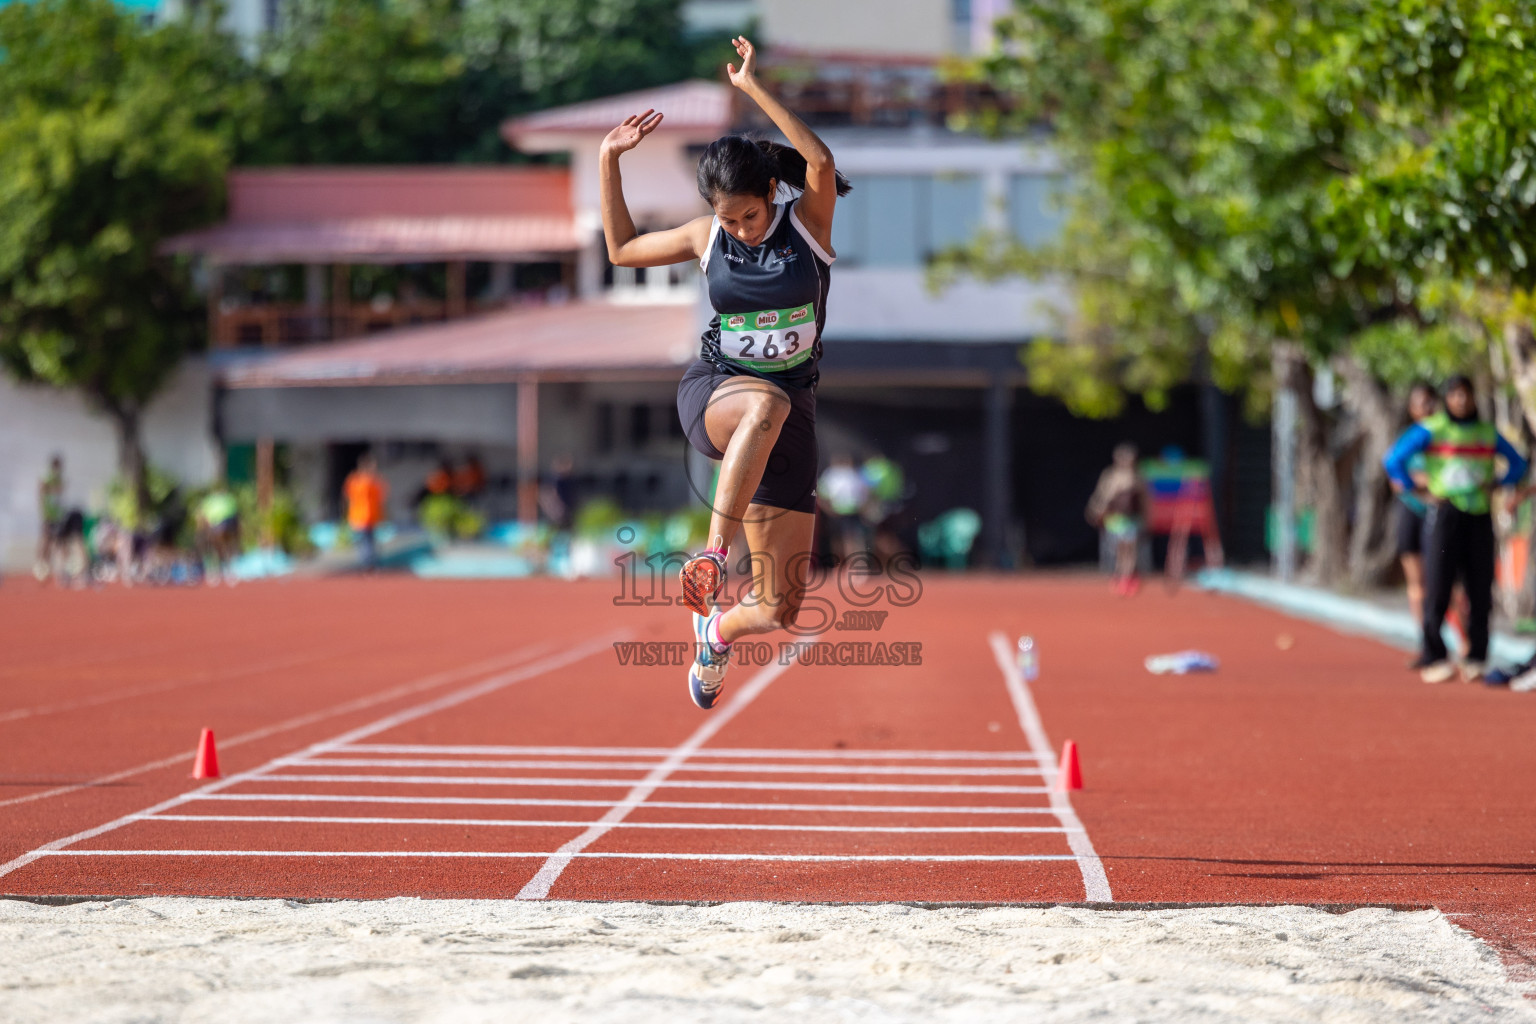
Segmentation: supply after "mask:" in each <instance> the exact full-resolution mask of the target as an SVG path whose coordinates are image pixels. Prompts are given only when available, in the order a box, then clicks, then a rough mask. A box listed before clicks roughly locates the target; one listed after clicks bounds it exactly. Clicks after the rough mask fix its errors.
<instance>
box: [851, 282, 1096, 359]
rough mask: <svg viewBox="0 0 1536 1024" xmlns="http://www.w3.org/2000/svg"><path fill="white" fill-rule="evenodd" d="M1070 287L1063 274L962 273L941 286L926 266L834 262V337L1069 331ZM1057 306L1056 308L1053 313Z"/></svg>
mask: <svg viewBox="0 0 1536 1024" xmlns="http://www.w3.org/2000/svg"><path fill="white" fill-rule="evenodd" d="M1071 308H1072V306H1071V301H1070V293H1069V292H1068V291H1067V289H1066V288H1065V287H1063V286H1062V285H1061V284H1059V283H1055V282H1041V281H1023V280H1008V281H1000V282H998V283H996V284H983V283H980V282H977V281H967V280H962V281H959V282H957V283H956V284H955V285H954V286H953V287H951V288H947V289H945V290H944V291H942V292H939V293H938V294H934V293H932V292H930V291H929V290H928V285H927V273H926V271H924V270H922V269H921V268H915V269H908V268H905V267H849V268H847V269H844V268H841V267H839V266H837V265H836V264H833V266H832V291H831V294H830V295H829V296H828V297H827V344H829V345H830V344H835V343H837V342H838V341H842V340H857V341H880V340H887V341H957V342H984V341H1021V340H1023V339H1024V338H1027V337H1033V336H1036V335H1043V336H1047V337H1053V336H1056V335H1059V334H1060V333H1061V331H1062V322H1061V320H1060V318H1059V317H1060V315H1065V314H1069V313H1070V311H1071ZM1053 310H1055V311H1056V313H1055V314H1053V312H1052V311H1053Z"/></svg>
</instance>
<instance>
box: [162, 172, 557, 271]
mask: <svg viewBox="0 0 1536 1024" xmlns="http://www.w3.org/2000/svg"><path fill="white" fill-rule="evenodd" d="M165 248H166V250H167V251H168V252H198V253H204V254H206V255H208V256H209V257H211V258H213V259H214V260H216V261H219V262H224V263H285V262H296V263H302V262H349V261H352V262H363V261H369V262H386V263H388V262H395V263H400V262H410V261H415V260H420V261H423V262H437V261H442V260H454V259H465V260H496V259H505V258H510V257H514V256H529V255H539V254H556V253H566V252H574V251H576V250H578V249H580V248H581V241H580V239H579V238H578V237H577V233H576V225H575V217H574V214H573V213H572V210H571V175H570V171H569V169H567V168H564V167H554V168H550V167H282V168H272V169H247V170H237V171H231V172H230V174H229V220H228V221H226V222H225V223H223V224H221V225H218V226H217V227H213V228H208V229H205V230H202V231H194V232H191V233H189V234H185V235H180V236H178V237H176V238H173V239H171V240H169V241H168V242H167V243H166V246H165Z"/></svg>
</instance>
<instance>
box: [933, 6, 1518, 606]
mask: <svg viewBox="0 0 1536 1024" xmlns="http://www.w3.org/2000/svg"><path fill="white" fill-rule="evenodd" d="M1474 7H1475V8H1477V16H1476V17H1475V18H1474V17H1464V21H1465V24H1466V26H1467V31H1468V32H1469V33H1472V34H1476V33H1482V35H1480V36H1479V42H1478V43H1477V44H1476V45H1475V46H1473V45H1470V39H1468V40H1466V41H1465V43H1464V45H1463V47H1462V48H1461V49H1460V50H1459V51H1458V50H1454V49H1453V50H1451V51H1449V52H1443V51H1444V48H1443V47H1436V46H1434V45H1433V42H1434V40H1432V41H1431V45H1430V47H1429V49H1430V50H1433V51H1434V52H1433V54H1427V53H1426V50H1425V44H1424V43H1423V40H1422V38H1421V37H1422V36H1423V30H1424V25H1425V24H1426V23H1427V22H1428V21H1434V20H1435V19H1443V20H1445V21H1446V22H1447V23H1450V22H1452V21H1454V20H1455V19H1456V18H1458V17H1463V16H1464V15H1466V13H1467V12H1466V11H1465V10H1462V9H1471V8H1474ZM1515 8H1516V5H1515V3H1514V2H1513V0H1467V2H1465V3H1461V4H1457V3H1455V2H1451V0H1446V2H1444V3H1428V2H1426V0H1392V2H1387V3H1382V2H1380V0H1283V2H1265V3H1259V2H1258V0H1233V2H1229V3H1225V4H1212V3H1209V2H1207V0H1016V2H1015V6H1014V10H1013V12H1012V14H1011V15H1009V16H1008V17H1007V18H1005V19H1004V20H1003V21H1002V22H1001V23H1000V25H999V29H1000V31H999V36H1000V40H1001V46H1000V47H999V50H998V51H997V53H995V54H994V55H992V56H991V57H989V58H988V59H986V60H985V61H984V62H983V66H982V68H981V73H982V74H984V75H986V76H987V77H988V78H989V79H990V80H991V81H992V82H993V83H994V84H996V85H998V86H999V87H1001V88H1002V89H1003V90H1004V91H1006V92H1007V93H1009V94H1011V95H1012V96H1014V97H1015V98H1016V99H1017V101H1018V111H1017V115H1018V118H1019V119H1020V120H1022V121H1026V122H1039V121H1042V120H1048V121H1049V122H1050V124H1051V126H1052V128H1053V130H1054V136H1053V137H1054V142H1055V145H1056V146H1057V147H1058V149H1059V150H1060V152H1061V153H1062V155H1063V158H1064V159H1065V161H1066V163H1067V166H1068V168H1069V170H1070V172H1071V175H1072V180H1073V189H1072V192H1071V193H1070V195H1069V196H1068V197H1067V198H1066V200H1065V201H1066V204H1067V207H1068V219H1067V226H1066V229H1065V232H1064V234H1063V237H1062V238H1061V240H1060V241H1059V243H1057V244H1054V245H1052V246H1048V247H1046V248H1044V249H1041V250H1037V251H1033V252H1028V251H1023V250H1021V249H1019V248H1018V247H1016V246H1013V245H1010V244H1008V243H1007V242H1006V241H1002V240H996V239H993V240H982V241H981V242H979V243H978V244H977V245H976V246H973V247H972V248H971V249H970V250H969V251H968V252H967V253H962V254H958V255H956V256H955V257H953V258H952V259H951V260H950V261H949V266H948V272H950V273H955V272H961V271H975V270H977V269H978V268H982V269H987V270H989V271H990V272H992V273H997V272H1003V271H1007V270H1028V271H1032V272H1036V273H1038V272H1041V271H1045V270H1052V271H1055V272H1059V273H1064V274H1065V275H1067V277H1068V278H1069V279H1070V280H1071V281H1072V283H1073V286H1074V289H1075V291H1076V294H1077V296H1078V309H1077V314H1078V315H1077V317H1076V318H1075V319H1074V323H1073V326H1072V329H1071V337H1072V339H1073V340H1074V342H1075V344H1070V345H1060V344H1055V343H1041V344H1038V345H1036V346H1034V347H1032V348H1031V349H1030V351H1029V353H1028V363H1029V366H1030V369H1031V371H1032V377H1033V378H1034V380H1035V381H1036V384H1037V386H1042V387H1045V388H1047V389H1049V390H1051V391H1054V392H1056V393H1059V394H1062V395H1063V397H1065V398H1066V399H1067V400H1068V401H1069V403H1071V404H1073V405H1074V408H1076V409H1077V410H1078V411H1080V412H1086V413H1089V414H1104V413H1107V412H1113V411H1114V410H1115V408H1116V405H1117V403H1118V401H1120V400H1121V399H1120V395H1121V393H1122V392H1124V391H1131V392H1136V393H1140V394H1143V395H1145V396H1146V397H1147V398H1148V400H1149V402H1151V403H1152V404H1156V403H1157V402H1158V401H1159V400H1160V399H1161V397H1162V396H1163V395H1164V394H1165V393H1166V390H1167V388H1168V387H1169V386H1170V385H1171V384H1173V383H1176V382H1177V381H1179V380H1181V379H1185V378H1186V377H1187V375H1189V374H1192V373H1193V374H1209V376H1210V378H1211V379H1214V380H1215V381H1217V382H1218V383H1220V384H1222V385H1223V386H1225V387H1228V388H1229V389H1238V388H1246V389H1248V390H1249V392H1250V397H1251V399H1252V404H1253V405H1254V406H1255V407H1258V408H1262V406H1263V404H1264V402H1265V400H1266V398H1267V394H1268V392H1269V389H1270V388H1271V387H1273V386H1274V385H1276V384H1283V385H1285V386H1288V387H1290V388H1291V389H1292V390H1293V391H1294V392H1295V393H1296V394H1297V395H1298V397H1299V399H1300V406H1301V413H1302V424H1301V451H1302V455H1303V459H1304V462H1305V468H1306V470H1307V472H1306V474H1305V483H1306V484H1307V490H1308V491H1309V493H1310V497H1311V500H1312V503H1313V504H1314V506H1315V508H1316V510H1317V514H1318V524H1317V526H1318V529H1317V541H1318V549H1317V557H1316V558H1315V559H1314V563H1313V567H1314V569H1315V570H1316V572H1317V575H1318V576H1320V577H1322V578H1325V579H1331V578H1337V577H1339V576H1342V575H1343V574H1344V573H1345V572H1346V571H1348V573H1349V574H1350V575H1351V576H1352V577H1353V578H1354V579H1355V580H1356V581H1357V582H1365V581H1367V580H1368V579H1370V578H1371V577H1373V576H1374V575H1375V574H1376V572H1377V571H1379V569H1380V568H1382V567H1384V566H1385V565H1386V564H1387V562H1388V561H1389V559H1390V551H1389V550H1388V549H1387V548H1386V546H1385V545H1384V544H1382V543H1380V540H1381V539H1382V537H1381V531H1379V529H1378V528H1377V524H1379V521H1380V517H1381V514H1382V511H1383V509H1384V508H1385V504H1386V502H1385V496H1386V492H1385V487H1384V482H1383V481H1382V479H1381V474H1380V471H1379V466H1378V464H1379V460H1380V455H1381V453H1382V451H1383V450H1384V448H1385V446H1386V444H1387V443H1389V441H1390V440H1391V437H1392V434H1393V432H1394V430H1395V428H1396V426H1397V413H1396V408H1395V405H1396V403H1395V402H1394V400H1393V388H1394V387H1396V386H1399V385H1401V384H1405V383H1406V380H1404V379H1402V378H1401V377H1399V376H1398V374H1399V373H1400V372H1406V371H1405V370H1404V368H1406V367H1412V368H1414V370H1415V372H1422V370H1423V369H1424V368H1425V367H1426V366H1429V365H1432V364H1433V365H1436V366H1444V365H1445V364H1446V363H1448V362H1451V363H1454V362H1457V361H1464V360H1466V359H1468V358H1469V357H1470V356H1471V355H1473V354H1474V353H1475V350H1476V348H1477V346H1478V344H1479V341H1480V339H1479V338H1477V337H1476V336H1475V332H1468V331H1466V330H1464V329H1463V327H1464V325H1462V324H1455V325H1452V326H1450V327H1446V325H1445V312H1446V311H1445V310H1444V309H1443V308H1437V307H1436V306H1435V305H1434V304H1432V303H1428V302H1425V301H1422V300H1423V295H1422V289H1423V288H1424V287H1426V286H1427V285H1428V284H1430V283H1431V282H1436V281H1442V280H1444V279H1445V278H1446V277H1447V276H1450V277H1455V276H1456V275H1458V274H1460V273H1463V272H1464V271H1465V269H1466V267H1467V266H1468V264H1469V260H1468V259H1458V258H1455V253H1456V248H1455V246H1454V245H1451V244H1450V243H1449V242H1446V244H1445V245H1444V246H1443V248H1445V249H1446V251H1447V258H1446V259H1445V260H1443V261H1438V262H1437V261H1435V260H1425V259H1413V258H1407V259H1405V258H1404V247H1403V246H1400V247H1399V248H1398V249H1397V250H1396V251H1388V249H1386V248H1384V247H1383V246H1382V235H1383V233H1386V234H1388V235H1390V234H1391V232H1392V231H1394V230H1396V226H1395V224H1396V222H1394V221H1390V220H1388V221H1385V222H1384V220H1383V211H1391V210H1392V209H1393V205H1392V204H1393V201H1394V198H1396V197H1394V196H1392V195H1390V194H1389V193H1391V191H1392V189H1394V188H1401V187H1404V180H1403V178H1402V176H1401V175H1399V176H1398V177H1393V176H1391V175H1388V174H1386V171H1387V170H1388V169H1390V168H1393V167H1399V168H1401V170H1402V171H1404V172H1406V171H1407V170H1409V169H1415V170H1418V171H1422V172H1423V173H1422V174H1420V175H1419V177H1418V178H1417V179H1416V184H1415V186H1414V187H1422V188H1425V189H1426V190H1430V191H1432V190H1434V189H1436V188H1438V189H1440V190H1441V191H1442V192H1444V191H1446V190H1448V189H1454V188H1455V187H1456V186H1455V185H1450V186H1448V185H1447V184H1446V179H1447V173H1448V168H1450V167H1452V166H1453V165H1454V166H1456V167H1460V168H1463V169H1464V170H1467V169H1470V168H1474V167H1476V168H1481V170H1480V172H1479V173H1480V174H1482V175H1483V177H1482V178H1467V177H1465V176H1464V177H1463V180H1462V183H1461V185H1460V187H1461V188H1463V189H1464V190H1467V193H1466V194H1467V195H1471V194H1474V193H1473V192H1471V191H1470V190H1468V186H1469V185H1471V184H1472V182H1473V181H1474V180H1476V181H1482V180H1484V179H1485V178H1486V176H1487V174H1489V173H1490V172H1491V171H1492V168H1493V167H1496V166H1498V164H1499V162H1498V161H1493V162H1492V163H1491V164H1490V160H1489V157H1490V156H1493V155H1496V146H1495V141H1496V139H1497V137H1498V135H1499V132H1500V131H1507V130H1509V129H1510V128H1512V127H1515V123H1514V122H1512V120H1511V117H1510V114H1509V112H1508V110H1507V109H1503V108H1499V106H1498V103H1497V102H1496V101H1495V100H1494V99H1493V98H1492V97H1494V96H1497V95H1500V94H1501V90H1503V93H1502V94H1504V95H1505V99H1506V101H1508V102H1506V107H1508V106H1509V105H1510V103H1511V102H1513V101H1512V100H1510V98H1509V96H1508V95H1507V94H1508V92H1509V88H1510V87H1509V85H1508V83H1509V82H1510V81H1513V80H1518V75H1519V73H1518V71H1517V70H1516V66H1517V64H1518V59H1517V58H1518V55H1519V51H1520V50H1521V48H1522V47H1523V46H1524V39H1523V37H1521V36H1519V35H1518V34H1516V33H1513V32H1512V31H1506V30H1507V29H1509V27H1510V24H1512V23H1513V22H1508V21H1507V20H1506V21H1501V20H1500V18H1501V16H1502V15H1501V14H1500V11H1501V10H1502V11H1503V12H1505V14H1509V13H1510V12H1514V11H1515ZM1527 18H1528V15H1522V16H1520V17H1519V18H1516V19H1514V21H1517V22H1518V21H1523V20H1526V19H1527ZM1489 26H1499V31H1498V32H1493V33H1490V31H1489ZM1437 38H1441V39H1443V38H1445V36H1444V35H1442V36H1440V37H1437ZM1479 48H1486V49H1487V50H1489V51H1491V52H1481V53H1478V52H1476V51H1478V49H1479ZM1474 54H1475V55H1474ZM1495 55H1498V56H1499V57H1500V60H1501V61H1502V63H1500V62H1499V61H1495V60H1494V59H1493V58H1494V56H1495ZM1526 64H1527V65H1528V64H1529V62H1528V61H1527V62H1526ZM1495 79H1502V80H1503V81H1504V83H1505V84H1504V85H1499V84H1498V83H1497V82H1496V81H1494V80H1495ZM1458 83H1459V84H1458ZM1457 90H1460V91H1461V93H1478V94H1479V95H1481V94H1482V93H1481V92H1480V90H1486V91H1487V93H1488V95H1489V97H1490V98H1489V100H1488V102H1486V103H1483V104H1482V109H1483V115H1482V116H1481V117H1480V118H1476V119H1473V121H1472V123H1471V124H1470V125H1469V124H1468V123H1467V122H1465V121H1464V120H1463V119H1461V118H1460V117H1458V116H1457V114H1456V112H1455V108H1456V104H1457V103H1458V101H1457V100H1456V98H1455V97H1456V95H1458V93H1457ZM1528 96H1529V93H1527V98H1528ZM1477 146H1481V150H1479V151H1477V152H1474V149H1475V148H1476V147H1477ZM1430 153H1436V154H1439V155H1440V158H1439V160H1440V162H1439V164H1438V166H1436V167H1431V161H1430V160H1429V159H1428V156H1427V154H1430ZM1426 168H1429V170H1425V169H1426ZM1384 195H1385V198H1383V196H1384ZM1440 208H1441V207H1440V206H1439V205H1436V206H1435V209H1440ZM1486 215H1487V218H1488V220H1487V222H1485V223H1482V224H1477V223H1473V224H1471V225H1470V226H1464V227H1462V228H1461V229H1460V230H1462V231H1464V232H1465V233H1467V234H1469V235H1476V236H1477V237H1478V238H1479V239H1481V240H1482V241H1481V242H1480V243H1479V245H1478V246H1476V247H1475V252H1476V256H1475V257H1472V258H1471V259H1470V264H1471V265H1472V266H1477V265H1478V264H1477V260H1478V259H1482V260H1486V261H1487V266H1488V269H1489V270H1490V271H1492V272H1496V271H1497V270H1498V268H1501V267H1505V266H1509V265H1513V264H1514V263H1516V262H1518V259H1519V256H1518V253H1516V251H1515V250H1514V249H1512V248H1510V247H1509V246H1508V242H1509V241H1510V238H1511V236H1512V235H1520V234H1524V233H1525V232H1528V231H1529V230H1530V218H1529V211H1528V205H1526V206H1522V205H1521V204H1519V203H1512V204H1509V205H1507V206H1504V207H1502V208H1499V209H1496V210H1495V209H1493V208H1492V207H1491V206H1490V208H1489V210H1488V211H1486ZM1522 217H1523V218H1524V221H1525V223H1524V224H1523V225H1522V224H1521V223H1520V221H1521V219H1522ZM1454 219H1455V218H1452V220H1454ZM1398 220H1401V217H1399V218H1398ZM1489 240H1498V241H1500V242H1502V243H1503V244H1504V245H1505V249H1504V251H1503V255H1502V256H1501V255H1500V254H1499V253H1498V252H1496V251H1494V250H1495V249H1496V246H1495V245H1493V244H1492V242H1491V241H1489ZM1416 241H1417V245H1418V248H1417V249H1416V250H1415V252H1414V254H1413V255H1418V256H1422V253H1423V251H1424V249H1425V247H1426V246H1428V247H1429V251H1431V252H1435V251H1436V246H1437V245H1439V243H1440V242H1441V241H1445V240H1443V239H1441V240H1425V239H1422V238H1421V239H1417V240H1416ZM1533 248H1536V247H1532V246H1529V245H1527V246H1526V249H1527V251H1532V250H1533ZM1437 324H1438V325H1439V326H1436V325H1437ZM1426 331H1428V332H1429V333H1428V334H1426ZM1437 332H1438V333H1437ZM1394 346H1395V348H1393V347H1394ZM1388 348H1392V349H1393V353H1394V354H1393V356H1392V357H1391V358H1388V356H1387V352H1386V350H1387V349H1388ZM1421 350H1422V351H1430V350H1433V351H1436V352H1439V353H1440V354H1441V356H1443V357H1444V358H1440V357H1439V356H1437V357H1436V358H1433V359H1415V358H1413V354H1414V352H1416V351H1421ZM1319 374H1327V375H1330V376H1332V377H1335V378H1337V379H1341V380H1343V381H1344V382H1345V386H1344V387H1343V388H1342V389H1341V390H1340V391H1339V392H1338V393H1339V395H1340V398H1341V400H1340V401H1338V402H1337V403H1330V402H1322V403H1319V402H1317V401H1315V400H1314V393H1315V392H1316V391H1317V390H1319V389H1316V388H1314V384H1315V383H1316V378H1317V376H1318V375H1319ZM1090 381H1091V383H1087V382H1090ZM1321 390H1323V391H1324V392H1326V390H1327V389H1321ZM1357 479H1363V480H1364V481H1365V485H1364V486H1360V487H1357V486H1356V481H1357ZM1352 497H1353V499H1354V500H1355V502H1356V507H1355V510H1354V514H1353V515H1351V514H1350V510H1349V501H1350V500H1351V498H1352ZM1352 522H1353V523H1354V524H1357V528H1356V529H1355V530H1354V532H1353V535H1351V526H1350V524H1351V523H1352Z"/></svg>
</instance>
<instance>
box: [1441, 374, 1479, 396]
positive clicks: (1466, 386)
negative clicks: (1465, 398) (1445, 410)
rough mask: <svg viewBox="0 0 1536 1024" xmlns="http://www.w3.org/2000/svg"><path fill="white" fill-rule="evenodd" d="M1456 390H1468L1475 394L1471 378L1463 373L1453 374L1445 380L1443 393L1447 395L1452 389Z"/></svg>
mask: <svg viewBox="0 0 1536 1024" xmlns="http://www.w3.org/2000/svg"><path fill="white" fill-rule="evenodd" d="M1458 390H1461V391H1470V392H1471V393H1472V394H1474V395H1475V394H1477V389H1476V388H1474V387H1473V386H1472V378H1471V377H1468V376H1467V375H1466V374H1464V373H1458V374H1456V375H1455V376H1453V377H1450V378H1448V379H1447V380H1446V382H1445V393H1446V394H1447V395H1448V394H1450V393H1451V392H1452V391H1458Z"/></svg>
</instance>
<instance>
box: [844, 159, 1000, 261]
mask: <svg viewBox="0 0 1536 1024" xmlns="http://www.w3.org/2000/svg"><path fill="white" fill-rule="evenodd" d="M984 207H985V195H984V190H983V188H982V184H981V178H980V177H979V176H977V175H975V174H943V175H938V176H930V175H926V174H864V175H860V176H859V180H858V181H857V182H856V183H855V187H854V190H853V192H851V193H850V194H849V195H848V196H846V197H845V198H843V199H840V200H838V204H837V213H836V215H835V216H834V217H833V218H832V247H833V249H835V250H836V251H837V258H838V261H839V262H842V263H845V264H847V265H852V266H870V267H920V266H922V265H923V263H924V262H925V261H927V260H928V259H929V258H930V257H931V256H933V254H934V253H936V252H938V251H939V250H941V249H945V248H948V247H950V246H954V245H961V244H964V243H965V242H967V241H969V240H970V239H972V238H974V237H975V236H976V234H977V233H978V232H979V231H980V230H981V223H982V214H983V212H984Z"/></svg>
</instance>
